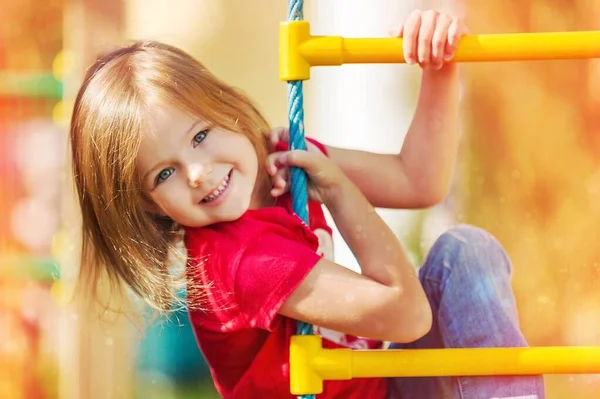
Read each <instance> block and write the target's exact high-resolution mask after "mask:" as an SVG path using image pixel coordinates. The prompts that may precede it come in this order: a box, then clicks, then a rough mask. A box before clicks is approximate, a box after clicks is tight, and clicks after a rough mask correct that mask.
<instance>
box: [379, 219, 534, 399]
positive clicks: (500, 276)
mask: <svg viewBox="0 0 600 399" xmlns="http://www.w3.org/2000/svg"><path fill="white" fill-rule="evenodd" d="M511 274H512V265H511V263H510V260H509V258H508V256H507V254H506V252H505V251H504V249H503V248H502V246H501V245H500V244H499V243H498V241H497V240H496V239H495V238H494V237H492V236H491V235H490V234H489V233H487V232H485V231H484V230H481V229H478V228H475V227H471V226H464V225H463V226H458V227H455V228H452V229H450V230H449V231H447V232H446V233H444V234H442V235H441V236H440V238H439V239H438V240H437V241H436V242H435V244H434V245H433V247H432V249H431V251H430V253H429V255H428V257H427V259H426V261H425V264H424V265H423V267H422V268H421V269H420V270H419V279H420V280H421V284H423V287H424V289H425V292H426V294H427V298H428V299H429V302H430V303H431V307H432V311H433V327H432V329H431V331H430V332H429V333H428V334H427V335H425V336H424V337H423V338H421V339H419V340H417V341H415V342H412V343H410V344H393V345H392V346H391V348H396V349H399V348H400V349H425V348H485V347H524V346H527V342H526V341H525V338H524V337H523V334H522V333H521V331H520V330H519V320H518V315H517V308H516V304H515V298H514V295H513V292H512V288H511V282H510V280H511ZM481 361H482V362H484V361H494V360H493V359H481ZM392 398H393V399H396V398H398V399H400V398H401V399H429V398H431V399H444V398H452V399H491V398H498V399H499V398H515V399H516V398H519V399H544V398H545V393H544V383H543V379H542V377H541V376H493V377H487V376H485V377H484V376H482V377H458V378H456V377H418V378H413V377H409V378H394V379H391V380H390V399H392Z"/></svg>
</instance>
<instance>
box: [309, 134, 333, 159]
mask: <svg viewBox="0 0 600 399" xmlns="http://www.w3.org/2000/svg"><path fill="white" fill-rule="evenodd" d="M306 141H309V142H311V143H313V144H314V145H316V146H317V148H318V149H319V150H320V151H321V152H322V153H323V154H325V156H326V157H328V156H329V154H328V153H327V148H325V145H323V144H322V143H321V142H319V141H317V140H315V139H313V138H310V137H307V138H306Z"/></svg>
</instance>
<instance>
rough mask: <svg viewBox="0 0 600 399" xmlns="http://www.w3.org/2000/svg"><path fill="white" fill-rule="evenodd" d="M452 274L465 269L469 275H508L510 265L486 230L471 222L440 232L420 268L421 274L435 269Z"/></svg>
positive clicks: (510, 268) (510, 270)
mask: <svg viewBox="0 0 600 399" xmlns="http://www.w3.org/2000/svg"><path fill="white" fill-rule="evenodd" d="M439 268H441V269H450V271H452V273H455V272H456V271H457V270H461V269H465V268H468V272H469V274H470V275H471V276H473V275H474V274H475V275H480V277H481V278H485V277H488V278H489V277H490V274H500V275H502V276H504V277H506V276H508V277H510V276H511V275H512V265H511V262H510V260H509V258H508V255H507V254H506V252H505V250H504V248H503V247H502V245H501V244H500V243H499V242H498V240H497V239H496V238H495V237H494V236H493V235H492V234H490V233H489V232H487V231H486V230H484V229H481V228H479V227H475V226H471V225H466V224H463V225H458V226H455V227H452V228H450V229H449V230H447V231H446V232H444V233H443V234H442V235H441V236H440V237H439V238H438V239H437V240H436V242H435V243H434V245H433V246H432V248H431V250H430V252H429V255H428V256H427V260H426V261H425V264H424V265H423V267H422V270H421V272H422V273H424V274H431V273H433V274H436V269H439Z"/></svg>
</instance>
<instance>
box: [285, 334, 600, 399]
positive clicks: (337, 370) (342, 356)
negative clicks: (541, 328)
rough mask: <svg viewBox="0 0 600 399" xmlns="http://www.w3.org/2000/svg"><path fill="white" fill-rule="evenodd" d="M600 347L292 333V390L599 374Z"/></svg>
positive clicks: (295, 392)
mask: <svg viewBox="0 0 600 399" xmlns="http://www.w3.org/2000/svg"><path fill="white" fill-rule="evenodd" d="M597 373H600V347H594V346H589V347H580V346H578V347H533V348H477V349H406V350H402V349H394V350H351V349H323V348H322V340H321V337H319V336H315V335H308V336H299V335H298V336H293V337H292V340H291V345H290V390H291V393H292V394H293V395H306V394H319V393H321V392H323V381H324V380H349V379H352V378H372V377H428V376H438V377H443V376H477V375H535V374H597Z"/></svg>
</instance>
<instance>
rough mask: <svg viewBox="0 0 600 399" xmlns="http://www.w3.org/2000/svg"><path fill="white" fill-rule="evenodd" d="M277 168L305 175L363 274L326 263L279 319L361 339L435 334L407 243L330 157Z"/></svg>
mask: <svg viewBox="0 0 600 399" xmlns="http://www.w3.org/2000/svg"><path fill="white" fill-rule="evenodd" d="M280 164H282V165H286V166H290V165H294V166H298V167H302V168H304V169H305V170H306V171H307V173H308V174H309V176H310V180H311V188H310V193H311V197H312V198H313V199H316V200H320V201H322V202H323V203H324V204H325V205H326V206H327V208H328V209H329V210H330V212H331V215H332V217H333V218H334V221H335V223H336V225H337V227H338V229H339V231H340V232H341V234H342V236H343V238H344V240H345V241H346V243H347V244H348V246H349V247H350V249H351V250H352V252H353V253H354V256H355V257H356V259H357V261H358V263H359V265H360V268H361V271H362V274H359V273H356V272H354V271H351V270H349V269H348V268H346V267H344V266H340V265H338V264H335V263H333V262H330V261H328V260H326V259H323V258H322V259H321V260H320V261H319V262H318V263H317V264H316V265H315V267H314V268H313V269H312V270H311V271H310V272H309V273H308V275H307V277H306V278H305V279H304V280H303V281H302V282H301V283H300V285H299V286H298V287H297V288H296V289H295V291H294V292H293V293H292V294H291V295H290V296H289V297H288V298H287V300H286V302H285V303H284V305H283V307H282V308H281V309H280V311H279V313H280V314H282V315H284V316H288V317H291V318H294V319H296V320H301V321H304V322H307V323H311V324H316V325H319V326H321V327H324V328H328V329H332V330H335V331H340V332H344V333H346V334H352V335H356V336H362V337H369V338H373V339H380V340H385V341H394V342H411V341H414V340H416V339H418V338H420V337H421V336H423V335H425V334H426V333H427V332H428V331H429V329H430V328H431V322H432V315H431V308H430V306H429V302H428V300H427V297H426V296H425V293H424V291H423V288H422V286H421V284H420V282H419V280H418V278H417V275H416V272H415V269H414V267H413V265H412V264H411V262H410V260H409V258H408V256H407V254H406V252H405V250H404V248H403V247H402V244H401V243H400V241H399V240H398V238H397V237H396V236H395V235H394V233H393V232H392V231H391V230H390V228H389V227H388V226H387V225H386V223H385V222H384V221H383V220H382V219H381V218H380V217H379V215H378V214H377V213H376V212H375V210H374V208H373V206H372V205H371V204H369V201H367V199H366V198H365V196H364V195H363V194H362V193H361V191H360V190H359V189H358V188H357V187H356V186H355V185H354V184H353V183H352V182H351V181H350V180H349V179H348V178H347V177H346V176H345V175H344V174H343V173H342V172H341V171H340V170H339V168H338V167H337V166H336V165H335V164H334V163H333V162H331V160H329V159H328V158H327V157H325V156H323V155H321V154H316V153H310V152H305V151H299V152H292V153H288V155H287V156H286V157H285V158H283V159H280Z"/></svg>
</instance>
